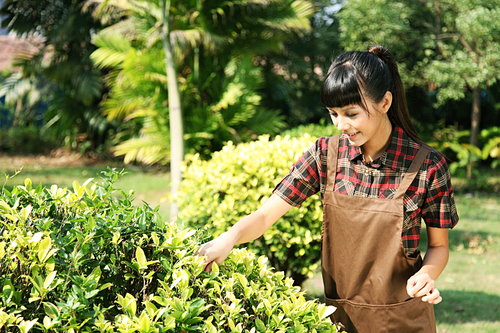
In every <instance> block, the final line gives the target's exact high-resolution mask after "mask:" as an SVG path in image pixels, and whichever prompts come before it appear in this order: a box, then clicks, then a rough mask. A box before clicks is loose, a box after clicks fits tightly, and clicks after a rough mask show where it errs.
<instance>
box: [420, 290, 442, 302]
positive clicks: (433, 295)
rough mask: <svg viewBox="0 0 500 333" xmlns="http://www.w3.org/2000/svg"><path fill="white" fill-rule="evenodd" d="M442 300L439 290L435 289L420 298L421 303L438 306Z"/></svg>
mask: <svg viewBox="0 0 500 333" xmlns="http://www.w3.org/2000/svg"><path fill="white" fill-rule="evenodd" d="M442 300H443V298H442V297H441V295H440V292H439V290H438V289H436V288H433V289H432V290H431V291H430V292H429V293H428V294H427V295H425V296H424V297H422V301H423V302H428V303H431V304H438V303H439V302H441V301H442Z"/></svg>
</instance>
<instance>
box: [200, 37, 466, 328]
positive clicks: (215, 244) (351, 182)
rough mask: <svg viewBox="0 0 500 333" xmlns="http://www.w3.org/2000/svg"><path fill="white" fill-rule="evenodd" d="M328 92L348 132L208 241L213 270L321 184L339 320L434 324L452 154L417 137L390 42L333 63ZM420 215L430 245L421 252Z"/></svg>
mask: <svg viewBox="0 0 500 333" xmlns="http://www.w3.org/2000/svg"><path fill="white" fill-rule="evenodd" d="M321 99H322V102H323V104H324V105H325V107H326V109H327V110H328V112H329V113H330V116H331V118H332V121H333V123H334V125H335V126H336V127H337V128H338V129H339V130H340V131H341V132H342V134H341V135H338V136H333V137H329V138H320V139H318V140H317V141H316V143H315V144H314V145H313V146H312V147H311V148H310V149H309V150H308V151H307V152H306V153H305V154H304V155H303V156H302V157H301V158H300V159H299V160H298V161H297V162H296V163H295V164H294V166H293V167H292V169H291V171H290V173H289V174H288V175H287V176H286V177H285V178H284V179H283V180H282V181H281V182H280V183H279V184H278V185H277V186H276V188H275V189H274V191H273V194H272V196H271V197H270V198H269V199H268V201H266V202H265V203H264V204H263V206H262V207H260V208H259V209H258V210H257V211H256V212H254V213H252V214H250V215H248V216H246V217H244V218H242V219H241V220H240V221H238V223H236V224H235V225H234V226H233V227H231V228H230V229H229V230H228V231H227V232H225V233H224V234H222V235H220V236H219V237H217V238H216V239H214V240H212V241H210V242H208V243H206V244H203V245H202V246H201V247H200V249H199V255H202V256H205V257H206V263H207V266H206V270H207V271H209V270H210V269H211V265H212V263H213V262H216V263H218V264H220V263H222V261H224V259H225V258H227V256H228V255H229V253H230V251H231V249H232V248H233V246H234V245H236V244H241V243H245V242H249V241H252V240H254V239H256V238H258V237H259V236H261V235H262V234H263V233H264V232H265V231H266V230H267V229H268V228H269V227H270V226H272V225H273V223H274V222H276V220H278V219H279V218H280V217H281V216H282V215H283V214H285V213H286V212H287V211H288V210H289V209H290V208H291V207H293V206H298V205H300V204H301V203H302V202H303V201H304V200H305V199H306V198H308V197H309V196H311V195H312V194H314V193H316V192H318V191H320V193H321V195H322V202H323V209H324V221H323V231H322V255H321V260H322V273H323V284H324V289H325V299H326V303H327V304H331V305H334V306H336V307H337V310H336V311H335V313H334V314H333V315H332V321H333V322H334V323H335V324H337V325H338V326H339V327H342V328H344V329H346V330H347V331H348V332H351V333H353V332H398V333H399V332H404V333H409V332H435V331H436V328H435V322H434V310H433V304H437V303H439V302H441V300H442V298H441V296H440V293H439V291H438V289H437V288H435V280H436V278H437V277H438V276H439V274H440V273H441V272H442V270H443V269H444V267H445V266H446V263H447V261H448V228H453V227H454V226H455V224H456V223H457V221H458V216H457V212H456V208H455V203H454V199H453V193H452V187H451V183H450V175H449V171H448V167H447V165H446V162H445V159H444V158H443V156H442V155H441V154H439V153H438V152H437V151H435V150H434V149H432V148H430V147H429V146H427V145H425V144H424V143H423V142H422V141H421V140H420V139H419V138H418V136H417V134H416V132H415V130H414V128H413V126H412V124H411V122H410V118H409V115H408V110H407V105H406V99H405V95H404V90H403V86H402V83H401V79H400V76H399V72H398V69H397V65H396V63H395V60H394V59H393V57H392V55H391V54H390V53H389V52H388V51H387V50H386V49H385V48H383V47H381V46H374V47H372V48H370V49H369V51H368V52H358V51H356V52H346V53H343V54H341V55H339V56H338V57H337V58H336V59H335V60H334V61H333V63H332V65H331V67H330V69H329V71H328V74H327V76H326V79H325V81H324V83H323V86H322V91H321ZM421 218H423V219H424V221H425V223H426V225H427V234H428V248H427V251H426V255H425V259H424V260H422V258H421V256H420V253H419V251H418V249H417V248H418V243H419V239H420V228H421V221H420V220H421Z"/></svg>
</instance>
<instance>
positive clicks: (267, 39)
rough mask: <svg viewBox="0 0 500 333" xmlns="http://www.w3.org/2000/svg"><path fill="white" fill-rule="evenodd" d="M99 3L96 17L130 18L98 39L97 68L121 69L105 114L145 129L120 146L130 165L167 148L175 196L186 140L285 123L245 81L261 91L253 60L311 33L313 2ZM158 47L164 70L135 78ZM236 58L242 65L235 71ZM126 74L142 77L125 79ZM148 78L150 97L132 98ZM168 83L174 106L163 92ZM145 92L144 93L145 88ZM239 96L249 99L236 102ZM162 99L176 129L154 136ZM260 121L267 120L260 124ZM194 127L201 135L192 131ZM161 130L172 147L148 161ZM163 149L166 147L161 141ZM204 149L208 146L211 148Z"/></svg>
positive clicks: (148, 67)
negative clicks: (295, 34) (291, 37)
mask: <svg viewBox="0 0 500 333" xmlns="http://www.w3.org/2000/svg"><path fill="white" fill-rule="evenodd" d="M96 2H97V3H99V5H98V6H97V7H96V9H95V11H94V13H95V14H96V15H99V16H100V17H102V18H107V17H110V16H111V17H123V18H125V19H122V20H121V21H120V23H118V24H116V25H114V26H112V27H110V28H108V29H105V30H104V31H103V32H102V33H100V34H99V36H98V37H97V38H96V40H95V42H96V45H98V46H99V49H98V50H96V52H94V54H93V59H94V61H95V62H96V63H97V64H98V65H99V66H111V67H113V68H115V70H116V71H115V72H113V74H112V75H111V76H110V78H109V79H108V81H110V82H113V87H112V93H111V95H112V97H111V98H112V100H111V101H110V100H108V101H107V102H106V103H105V104H104V108H105V111H106V113H107V114H108V117H111V118H112V117H116V116H122V117H126V118H127V119H136V121H137V122H140V123H141V126H142V130H141V132H142V135H143V140H138V139H137V138H132V139H130V140H133V141H130V140H128V141H125V142H123V143H122V144H121V145H119V146H118V147H117V152H118V153H124V154H125V156H126V160H130V159H138V160H141V161H143V162H146V161H149V162H151V161H158V160H159V158H161V157H163V156H164V155H163V156H162V154H163V153H165V152H166V151H169V152H170V163H171V171H172V189H171V195H172V197H173V198H174V197H175V193H176V189H177V186H178V184H179V183H180V162H181V160H182V155H183V142H184V140H183V139H187V140H191V141H194V142H198V143H199V142H200V139H201V140H206V139H210V138H215V137H218V136H220V134H221V133H222V136H225V135H226V133H229V138H230V139H233V140H236V141H241V140H244V139H245V138H249V137H252V134H258V133H259V130H255V128H258V127H259V126H260V127H261V128H265V129H266V130H269V129H270V128H271V130H276V129H279V128H280V127H282V126H283V122H282V119H281V118H280V116H279V115H278V114H277V113H276V112H272V111H269V110H267V112H266V113H267V118H265V116H264V117H263V110H257V109H258V104H259V97H258V95H255V94H252V93H250V92H249V93H246V92H245V91H246V89H247V86H246V83H249V82H253V83H254V85H255V87H257V85H258V81H259V80H258V79H255V76H256V75H257V76H258V75H259V74H258V73H257V74H256V72H255V71H253V72H252V69H251V68H252V67H255V65H252V64H251V56H252V55H255V54H259V53H264V52H266V51H268V50H277V49H279V47H280V44H281V43H282V41H283V40H284V39H285V37H286V35H287V33H289V32H291V31H298V30H301V29H307V28H308V27H309V21H308V16H310V15H311V14H312V5H311V4H310V3H309V2H308V1H294V2H289V1H284V0H274V1H266V2H262V1H257V0H253V1H241V0H240V1H236V0H233V1H224V2H219V1H208V0H197V1H195V0H192V1H175V2H174V3H171V2H170V0H157V1H144V0H109V1H103V0H91V1H89V2H88V3H89V4H95V3H96ZM160 47H161V48H162V50H163V52H164V66H165V71H164V72H163V73H160V72H157V71H156V70H152V71H149V70H151V69H153V68H155V65H153V64H148V65H146V64H144V63H143V65H144V67H142V69H143V70H144V73H143V75H144V78H142V79H141V78H138V77H137V75H135V74H137V73H135V71H136V70H137V67H136V66H131V64H134V63H135V61H139V62H140V61H141V59H146V58H148V56H147V54H157V50H158V49H159V48H160ZM249 57H250V58H249ZM157 60H158V58H156V59H155V61H157ZM238 60H240V61H241V64H239V65H241V66H238V65H236V66H235V61H238ZM248 65H250V67H249V66H248ZM233 67H237V68H236V70H233V71H232V70H231V68H233ZM176 69H177V71H176ZM245 70H246V72H245ZM165 72H166V74H167V75H166V78H165V75H164V73H165ZM225 74H227V75H228V76H230V77H233V78H236V77H238V78H239V80H240V82H239V84H238V85H236V84H231V83H228V82H227V80H225ZM124 77H127V78H129V79H130V78H132V77H133V78H135V79H138V80H137V81H136V82H132V81H130V80H127V81H124ZM144 81H149V83H148V84H146V87H147V88H151V89H152V90H149V93H150V94H149V95H143V96H141V97H140V98H138V100H137V101H136V100H133V99H131V98H130V95H131V90H130V86H135V88H137V87H139V85H138V83H139V82H144ZM160 82H162V84H163V86H162V87H161V88H160V87H158V83H160ZM165 82H166V83H167V84H165ZM151 83H155V84H153V85H151ZM179 83H180V86H179ZM165 85H167V92H168V102H167V101H166V100H165V99H162V98H161V96H160V95H158V92H159V91H162V90H164V88H165ZM139 90H144V87H141V88H140V89H139ZM179 90H180V91H179ZM137 91H138V90H136V92H137ZM153 91H154V92H153ZM151 96H152V97H151ZM180 96H185V97H186V98H185V99H186V100H187V101H189V103H183V106H184V108H185V109H184V110H183V111H184V112H183V113H184V115H185V116H187V119H189V120H190V121H189V122H187V123H186V126H187V130H188V135H187V136H185V135H183V130H182V129H183V121H182V115H181V103H180V101H181V99H180ZM238 96H239V97H241V96H245V97H246V98H245V99H242V100H238ZM249 96H254V97H253V98H248V97H249ZM163 102H166V104H167V105H168V110H169V113H168V119H169V122H170V126H169V129H168V130H165V129H164V130H162V131H157V132H156V135H155V133H154V132H155V131H154V130H153V129H154V128H155V127H157V128H160V127H161V126H162V124H164V123H165V122H164V121H162V120H159V119H158V117H161V116H162V115H164V113H163V112H162V111H161V110H159V109H158V108H157V107H158V105H162V104H163ZM244 105H247V106H251V107H244ZM165 116H166V115H165ZM200 117H201V119H202V120H205V121H206V123H205V128H203V129H201V128H200V127H199V126H196V123H197V124H199V121H198V120H199V119H197V118H200ZM138 118H141V120H137V119H138ZM152 118H153V119H156V120H152ZM148 119H149V120H148ZM257 119H261V120H262V119H265V121H262V122H260V123H259V124H256V122H255V120H257ZM141 121H142V122H141ZM191 121H193V123H191ZM252 121H253V123H252ZM263 123H264V124H265V125H263ZM249 125H252V127H248V126H249ZM269 125H271V126H269ZM245 127H247V128H248V130H245V131H244V132H243V134H242V135H240V133H239V131H238V129H242V128H245ZM194 128H196V129H197V130H196V131H193V129H194ZM160 132H162V133H166V132H168V133H169V135H170V137H171V139H170V145H169V146H170V147H169V149H156V150H155V151H154V152H155V153H156V155H155V156H156V157H155V158H151V157H146V156H145V155H146V154H145V152H146V151H148V152H153V151H152V150H153V147H152V145H151V143H152V142H154V145H157V144H158V143H159V142H160V140H158V135H157V133H160ZM146 137H147V139H145V138H146ZM144 139H145V140H144ZM203 145H204V144H201V146H203ZM160 146H163V147H165V146H167V145H165V144H164V143H163V144H160ZM204 146H205V147H207V145H206V144H205V145H204ZM208 146H210V145H208ZM208 149H209V148H208ZM127 156H128V159H127ZM172 204H173V205H172V207H171V216H175V214H176V210H177V209H176V207H175V202H174V200H172Z"/></svg>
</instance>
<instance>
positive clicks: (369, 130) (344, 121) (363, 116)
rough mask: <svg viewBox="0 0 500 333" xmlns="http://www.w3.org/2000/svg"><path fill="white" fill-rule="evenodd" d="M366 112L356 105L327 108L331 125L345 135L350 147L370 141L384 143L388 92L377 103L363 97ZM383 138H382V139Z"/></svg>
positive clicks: (387, 121)
mask: <svg viewBox="0 0 500 333" xmlns="http://www.w3.org/2000/svg"><path fill="white" fill-rule="evenodd" d="M365 101H366V106H367V108H368V110H365V108H364V107H363V106H361V105H358V104H352V105H346V106H344V107H340V108H327V109H328V112H329V113H330V117H331V118H332V121H333V124H334V125H335V126H336V127H337V128H338V129H339V131H341V132H342V133H343V134H345V135H347V137H348V138H349V142H350V143H351V144H352V145H355V146H359V147H361V146H362V145H364V144H366V143H367V142H371V141H379V140H380V141H385V140H387V138H386V137H385V136H387V134H386V133H387V131H382V129H384V126H387V125H388V123H389V124H390V122H389V119H388V117H387V111H388V110H389V107H390V105H391V102H392V95H391V93H390V92H388V93H386V95H385V96H384V98H382V100H381V101H380V102H379V103H376V102H374V101H373V100H371V99H370V98H367V97H365ZM382 136H384V137H382Z"/></svg>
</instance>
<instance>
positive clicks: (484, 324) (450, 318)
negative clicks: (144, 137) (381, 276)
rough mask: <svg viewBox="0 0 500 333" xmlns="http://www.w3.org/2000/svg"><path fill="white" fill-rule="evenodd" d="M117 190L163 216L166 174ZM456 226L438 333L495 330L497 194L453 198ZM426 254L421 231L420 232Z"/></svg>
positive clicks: (27, 172)
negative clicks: (149, 206)
mask: <svg viewBox="0 0 500 333" xmlns="http://www.w3.org/2000/svg"><path fill="white" fill-rule="evenodd" d="M115 167H118V168H123V169H125V170H126V171H127V174H126V175H125V176H124V177H123V178H122V179H120V181H119V182H118V184H117V186H118V187H120V188H122V189H123V190H126V191H129V190H134V191H135V193H136V203H138V204H140V203H141V202H142V201H146V202H148V203H149V204H150V205H151V206H153V207H155V206H159V209H160V213H161V214H162V216H164V217H167V216H168V198H167V193H168V185H169V175H168V173H167V172H165V171H161V170H158V169H144V168H138V167H131V166H120V165H118V166H117V165H115ZM18 168H19V165H14V164H13V163H10V162H9V163H7V162H6V161H5V160H3V159H2V158H0V175H1V174H2V173H4V172H7V173H8V174H12V173H13V172H14V171H15V170H16V169H18ZM105 169H106V167H105V166H104V165H91V166H82V165H80V166H72V167H62V166H47V167H40V165H39V164H37V165H30V164H29V163H28V164H26V165H25V167H24V169H23V171H22V172H21V174H19V175H17V176H16V177H14V178H13V179H10V180H8V181H7V183H6V186H8V187H10V186H13V185H16V184H20V183H22V182H23V181H24V178H27V177H29V178H31V180H32V181H33V183H34V184H38V183H43V184H46V185H47V184H58V185H60V186H69V187H71V183H72V182H73V180H78V181H79V182H83V181H85V180H86V179H88V178H93V177H97V176H98V174H99V172H100V171H102V170H105ZM456 202H457V206H458V212H459V215H460V222H459V223H458V225H457V226H456V227H455V228H454V229H453V230H451V231H450V250H451V252H450V261H449V263H448V266H447V267H446V269H445V271H444V272H443V274H442V275H441V277H440V278H439V279H438V281H437V286H438V288H439V289H440V290H441V293H442V295H443V302H442V303H441V304H438V305H437V306H436V307H435V310H436V319H437V322H438V332H439V333H452V332H453V333H455V332H468V333H473V332H492V333H493V332H499V331H500V228H499V227H500V220H499V217H500V196H499V195H498V193H474V194H470V193H460V194H457V195H456ZM422 235H423V241H422V244H421V247H422V249H425V244H426V237H425V229H424V230H423V231H422ZM304 286H305V289H306V290H307V291H308V293H309V295H310V297H318V298H320V297H321V293H322V289H321V278H320V277H319V275H317V276H315V277H314V278H313V279H310V280H308V281H306V283H305V285H304Z"/></svg>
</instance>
